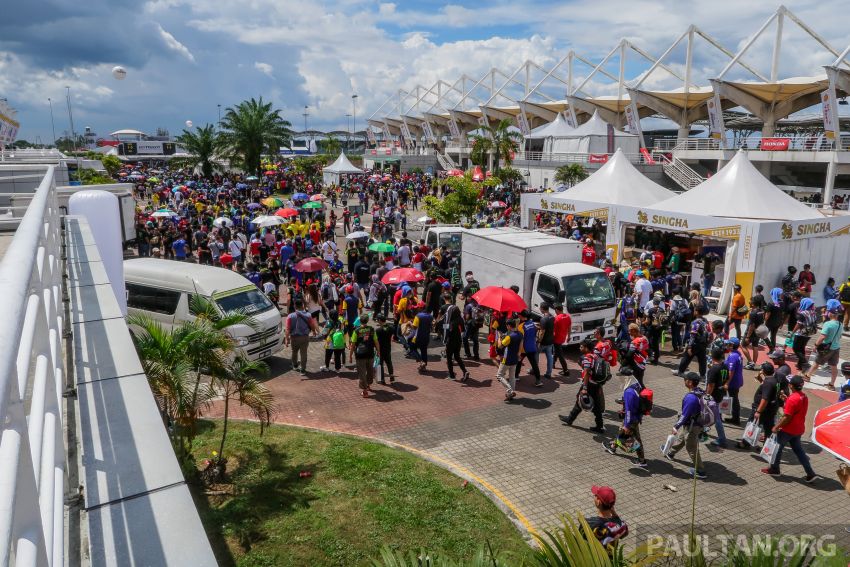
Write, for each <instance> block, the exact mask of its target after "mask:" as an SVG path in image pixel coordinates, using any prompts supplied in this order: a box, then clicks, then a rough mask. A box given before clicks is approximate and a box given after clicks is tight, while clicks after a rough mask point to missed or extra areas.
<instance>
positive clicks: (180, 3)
mask: <svg viewBox="0 0 850 567" xmlns="http://www.w3.org/2000/svg"><path fill="white" fill-rule="evenodd" d="M786 5H787V6H788V8H789V9H790V10H792V11H793V12H794V13H795V14H796V15H797V16H799V17H800V18H801V19H802V20H803V21H805V22H806V23H808V24H809V25H810V26H811V27H812V28H813V29H814V30H815V31H816V32H818V33H819V34H821V35H822V36H823V37H824V38H825V39H826V40H827V41H828V42H830V43H831V44H832V45H833V46H834V47H835V48H837V49H838V50H839V51H840V50H843V48H844V47H846V46H847V45H848V43H850V30H848V28H847V26H846V25H845V24H846V18H845V15H846V2H844V1H842V0H791V1H789V2H788V3H786ZM777 7H778V4H771V3H769V2H766V1H762V0H758V1H756V0H746V1H743V2H742V1H740V0H734V1H733V0H713V1H711V2H705V1H703V2H681V1H679V0H566V1H565V0H559V1H549V0H491V1H487V2H478V1H476V2H458V3H446V2H439V1H436V0H414V1H402V0H397V1H396V2H395V3H393V2H377V1H367V0H241V1H224V0H218V1H216V0H147V1H142V2H132V3H131V2H116V1H115V0H86V1H85V2H71V1H70V0H33V1H30V2H16V3H15V4H14V7H13V8H11V9H7V10H4V17H3V18H2V19H0V97H6V98H8V100H9V103H10V104H11V105H12V106H13V107H15V108H17V109H18V111H19V115H18V118H19V119H20V122H21V123H22V128H21V133H20V136H19V137H20V138H25V139H30V140H34V139H35V137H36V136H40V137H41V139H42V140H44V141H47V140H49V139H50V138H51V126H50V112H49V106H48V100H47V99H48V97H49V98H52V99H53V110H54V116H55V122H56V131H57V135H61V134H62V132H63V131H65V130H67V129H68V128H69V126H68V113H67V107H66V105H65V92H66V91H65V87H66V86H70V87H71V96H72V104H73V111H74V122H75V127H76V129H77V130H78V131H81V130H82V127H84V126H91V127H92V128H93V129H94V130H95V131H96V132H98V134H100V135H104V134H106V133H108V132H111V131H113V130H117V129H119V128H137V129H140V130H143V131H149V132H150V131H153V130H155V129H156V128H157V127H165V128H168V129H169V130H170V131H171V132H172V133H173V134H174V133H179V131H180V130H181V129H182V127H183V124H184V122H185V121H186V120H192V121H193V122H194V123H195V124H196V125H199V124H204V123H207V122H215V121H216V120H217V113H218V107H217V105H219V104H221V105H222V107H223V108H226V107H227V106H229V105H232V104H235V103H237V102H239V101H240V100H243V99H246V98H250V97H258V96H262V97H264V98H265V99H266V100H271V101H273V102H274V104H275V105H276V106H277V107H278V108H280V109H282V111H283V114H284V116H285V117H286V118H287V119H289V120H290V121H291V122H292V123H293V126H294V128H296V129H298V130H300V129H302V128H303V125H304V118H303V117H302V113H303V112H304V106H305V105H307V106H308V107H309V109H308V112H309V114H310V116H309V118H308V122H309V127H310V128H319V129H340V130H346V129H347V124H348V119H347V118H346V116H345V115H346V114H347V113H351V112H352V101H351V95H352V94H354V93H356V94H358V97H359V98H358V102H357V126H358V129H361V128H362V127H363V124H364V122H363V120H364V119H365V118H366V117H368V116H369V115H370V114H372V112H373V111H375V110H376V109H377V108H378V107H379V106H380V105H381V104H382V103H383V102H384V101H385V100H386V99H387V98H388V97H390V96H391V95H392V94H393V93H394V92H396V91H397V89H398V88H399V87H404V88H413V87H415V86H416V85H417V84H422V85H425V86H426V87H430V86H431V85H432V84H433V83H434V82H435V81H436V80H437V79H440V78H442V79H445V80H447V81H448V82H453V81H454V80H455V79H456V78H457V77H459V76H460V75H462V74H467V75H469V76H472V77H476V78H480V77H481V76H482V75H483V74H484V73H486V72H487V71H488V70H489V69H491V68H494V67H495V68H498V69H501V70H504V71H505V72H507V73H508V74H510V73H511V72H513V70H515V69H516V68H517V67H518V66H519V65H521V64H522V63H523V62H524V61H526V60H532V61H535V62H536V63H538V64H539V65H541V66H542V67H544V68H547V69H548V68H550V67H551V65H552V64H554V63H555V62H556V61H558V60H559V59H560V58H561V57H563V56H564V55H565V54H566V53H567V52H568V51H569V50H570V49H574V50H575V51H576V52H577V53H578V54H581V55H583V56H585V57H586V58H588V59H590V60H592V61H593V62H598V61H600V60H601V59H602V58H603V57H604V56H605V54H606V53H607V52H608V51H609V50H610V49H611V48H612V47H613V46H614V45H616V44H617V42H618V40H619V39H620V38H623V37H625V38H628V39H629V40H631V41H632V42H633V43H634V44H635V45H637V46H639V47H641V48H642V49H644V50H645V51H646V52H648V53H650V54H652V55H655V56H657V55H660V54H661V53H662V52H663V51H664V50H665V49H666V48H667V47H668V46H669V45H670V44H671V43H672V42H673V41H674V40H675V39H676V37H677V36H678V35H679V34H680V33H682V32H683V31H684V30H685V29H686V28H687V26H688V25H689V24H692V23H694V24H696V25H698V26H699V27H700V29H702V30H704V31H705V32H707V33H708V34H709V35H711V36H712V37H714V38H716V39H717V40H718V41H719V42H720V43H721V44H723V45H724V46H726V47H727V48H728V49H730V50H731V51H737V49H738V48H739V47H740V46H742V45H743V43H744V42H745V41H746V39H747V38H748V36H750V35H752V34H753V33H754V32H755V31H756V30H757V29H758V27H759V26H760V25H761V24H762V23H763V22H764V21H765V20H766V19H767V18H768V17H769V16H770V15H771V13H772V12H773V11H774V10H776V8H777ZM774 29H775V28H773V27H771V28H770V29H769V31H768V33H766V34H765V37H764V38H763V40H762V41H759V42H757V43H756V44H755V45H754V47H753V49H752V53H750V54H748V56H747V61H748V62H749V63H750V64H751V65H752V66H754V67H756V68H757V69H759V70H760V71H761V72H762V73H763V74H769V63H770V53H771V43H772V41H773V36H774ZM785 38H786V40H785V42H784V43H783V50H782V61H783V63H782V72H781V75H782V76H790V75H813V74H816V73H818V72H820V65H823V64H825V63H828V62H830V61H831V60H832V59H833V57H832V56H830V55H829V53H828V52H827V51H826V50H825V49H823V48H821V47H820V46H818V45H817V44H816V43H815V42H814V41H812V40H810V39H808V38H806V37H804V34H803V33H802V32H800V30H799V29H797V28H796V26H795V25H794V24H793V23H791V22H790V21H788V20H786V23H785ZM683 57H684V48H680V49H676V50H674V51H673V52H672V53H671V54H670V64H671V68H672V69H674V70H679V69H681V65H680V63H681V61H682V59H683ZM695 63H696V64H695V70H694V79H695V81H697V82H700V81H703V80H704V79H706V78H708V77H710V76H716V74H717V73H718V72H719V71H720V69H722V67H723V66H724V65H725V61H724V56H722V55H721V54H720V53H719V52H716V51H714V50H713V49H712V48H709V47H708V44H707V43H705V42H699V43H697V44H696V46H695ZM115 65H122V66H123V67H125V68H126V69H127V72H128V75H127V78H126V79H125V80H124V81H120V82H119V81H116V80H115V79H113V78H112V76H111V74H110V70H111V69H112V67H113V66H115ZM618 65H619V63H618V62H617V60H616V59H615V60H612V61H611V63H610V65H609V66H608V67H607V68H606V69H607V70H608V71H610V72H611V73H613V74H616V72H617V68H618ZM647 66H648V64H646V63H645V62H642V61H640V60H639V56H637V55H636V54H631V55H629V56H627V58H626V75H627V78H632V77H635V76H637V75H638V74H639V73H641V72H642V71H645V70H646V68H647ZM588 72H589V69H588V68H586V67H576V69H575V75H576V77H577V80H579V81H580V80H582V77H583V76H585V75H586V74H587V73H588ZM536 73H538V74H537V75H535V74H534V73H532V76H531V77H530V80H531V82H532V83H536V82H537V81H539V80H540V78H542V72H536ZM564 73H565V71H564ZM732 73H733V74H740V76H741V78H749V79H752V78H753V76H752V75H747V73H746V72H745V71H744V70H743V69H735V70H733V71H732ZM550 83H552V81H549V83H547V85H548V87H547V88H549V89H550V90H549V94H550V95H552V96H556V95H558V94H561V95H563V93H562V92H560V93H559V92H558V91H559V90H562V89H563V87H561V86H559V85H558V83H557V82H554V83H552V84H550ZM498 84H499V81H497V86H498ZM647 84H653V85H657V86H659V87H665V86H669V87H673V86H676V85H675V81H674V80H673V79H672V77H671V76H670V75H667V74H666V73H664V72H662V71H658V72H656V73H654V74H653V75H652V76H651V77H650V78H649V79H648V82H647ZM608 88H610V87H609V86H607V85H606V84H605V81H604V80H598V81H597V80H594V81H591V82H590V83H589V84H588V85H587V89H588V90H590V91H591V94H605V90H606V89H608ZM485 98H486V97H485ZM557 98H562V96H558V97H557ZM409 102H410V103H412V101H409ZM386 108H390V107H389V106H388V107H386Z"/></svg>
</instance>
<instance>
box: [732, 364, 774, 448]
mask: <svg viewBox="0 0 850 567" xmlns="http://www.w3.org/2000/svg"><path fill="white" fill-rule="evenodd" d="M784 380H785V379H784V378H782V377H780V376H778V375H777V374H776V369H775V368H774V366H773V364H771V363H770V362H764V363H762V365H761V370H760V372H759V373H758V374H757V375H756V381H758V382H759V383H760V385H759V387H758V388H756V392H755V394H754V395H753V405H752V409H751V411H750V419H749V420H747V422H748V423H749V422H750V421H754V422H756V423H758V424H759V425H761V428H762V431H763V432H764V435H765V437H769V436H770V434H771V433H772V431H773V426H774V422H775V421H776V412H777V410H778V409H779V406H780V405H781V404H782V397H783V395H784V394H783V393H782V382H784ZM738 448H739V449H748V448H749V445H748V444H746V443H744V441H743V440H741V441H738Z"/></svg>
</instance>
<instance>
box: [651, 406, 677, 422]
mask: <svg viewBox="0 0 850 567" xmlns="http://www.w3.org/2000/svg"><path fill="white" fill-rule="evenodd" d="M677 415H679V412H677V411H676V410H674V409H671V408H667V407H664V406H657V405H654V404H653V406H652V413H650V415H648V416H647V417H652V418H662V419H664V418H668V417H675V416H677Z"/></svg>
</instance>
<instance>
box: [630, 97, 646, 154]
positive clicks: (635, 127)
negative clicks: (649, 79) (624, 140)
mask: <svg viewBox="0 0 850 567" xmlns="http://www.w3.org/2000/svg"><path fill="white" fill-rule="evenodd" d="M625 114H626V122H627V123H628V125H629V132H630V133H632V134H634V135H636V136H637V137H638V140H639V141H640V147H641V148H645V147H646V143H645V142H644V141H643V131H642V130H641V129H640V115H639V114H638V111H637V105H636V104H635V101H631V102H630V103H629V105H628V106H627V107H626V108H625Z"/></svg>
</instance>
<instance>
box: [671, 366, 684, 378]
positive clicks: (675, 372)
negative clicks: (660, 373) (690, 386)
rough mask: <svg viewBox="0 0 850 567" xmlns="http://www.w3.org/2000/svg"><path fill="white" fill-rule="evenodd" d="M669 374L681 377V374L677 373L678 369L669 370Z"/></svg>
mask: <svg viewBox="0 0 850 567" xmlns="http://www.w3.org/2000/svg"><path fill="white" fill-rule="evenodd" d="M670 373H671V374H674V375H676V376H681V375H682V373H681V372H679V369H678V368H674V369H673V370H671V371H670Z"/></svg>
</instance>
